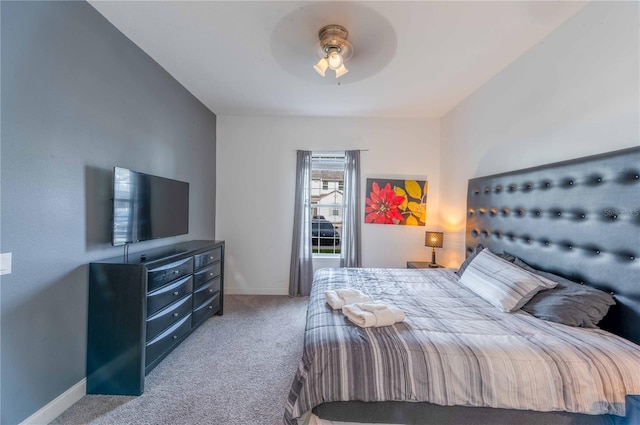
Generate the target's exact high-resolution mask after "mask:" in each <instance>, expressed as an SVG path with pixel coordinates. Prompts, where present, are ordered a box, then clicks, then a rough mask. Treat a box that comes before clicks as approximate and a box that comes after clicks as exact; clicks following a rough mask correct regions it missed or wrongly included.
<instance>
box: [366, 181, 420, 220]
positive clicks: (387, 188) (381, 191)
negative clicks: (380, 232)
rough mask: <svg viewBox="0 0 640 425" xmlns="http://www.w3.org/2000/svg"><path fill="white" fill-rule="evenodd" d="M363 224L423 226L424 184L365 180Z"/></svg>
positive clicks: (418, 182)
mask: <svg viewBox="0 0 640 425" xmlns="http://www.w3.org/2000/svg"><path fill="white" fill-rule="evenodd" d="M365 193H366V196H367V197H366V199H365V202H366V207H365V212H364V222H365V223H373V224H401V225H406V226H424V225H425V223H426V221H427V181H426V180H410V179H409V180H392V179H379V178H372V179H367V189H366V192H365Z"/></svg>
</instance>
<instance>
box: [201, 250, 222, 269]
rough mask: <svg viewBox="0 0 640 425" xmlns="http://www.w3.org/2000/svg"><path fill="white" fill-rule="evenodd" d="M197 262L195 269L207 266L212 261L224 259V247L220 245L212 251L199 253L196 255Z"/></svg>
mask: <svg viewBox="0 0 640 425" xmlns="http://www.w3.org/2000/svg"><path fill="white" fill-rule="evenodd" d="M195 259H196V264H195V269H196V270H198V269H201V268H203V267H204V266H207V265H209V264H211V263H215V262H216V261H220V260H221V259H222V247H221V246H220V247H218V248H215V249H212V250H211V251H207V252H203V253H202V254H198V255H196V256H195Z"/></svg>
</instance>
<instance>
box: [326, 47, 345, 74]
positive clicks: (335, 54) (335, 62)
mask: <svg viewBox="0 0 640 425" xmlns="http://www.w3.org/2000/svg"><path fill="white" fill-rule="evenodd" d="M327 61H328V62H329V69H331V70H333V71H336V70H338V69H339V68H340V67H341V66H342V65H343V60H342V55H341V54H340V51H339V50H338V49H337V48H336V47H332V48H331V49H329V54H328V55H327Z"/></svg>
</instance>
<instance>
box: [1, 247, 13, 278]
mask: <svg viewBox="0 0 640 425" xmlns="http://www.w3.org/2000/svg"><path fill="white" fill-rule="evenodd" d="M3 274H11V253H10V252H5V253H2V254H0V275H3Z"/></svg>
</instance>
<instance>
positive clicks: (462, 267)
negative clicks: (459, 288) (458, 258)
mask: <svg viewBox="0 0 640 425" xmlns="http://www.w3.org/2000/svg"><path fill="white" fill-rule="evenodd" d="M483 249H484V247H483V246H482V245H480V244H478V246H476V249H474V250H473V252H472V253H471V254H469V256H468V257H467V259H466V260H464V262H463V263H462V264H461V265H460V268H459V269H458V270H457V271H456V272H455V273H456V274H457V275H458V276H460V277H462V273H464V271H465V269H466V268H467V266H469V263H470V262H471V261H473V259H474V258H475V257H476V255H478V254H479V253H480V252H482V250H483Z"/></svg>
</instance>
